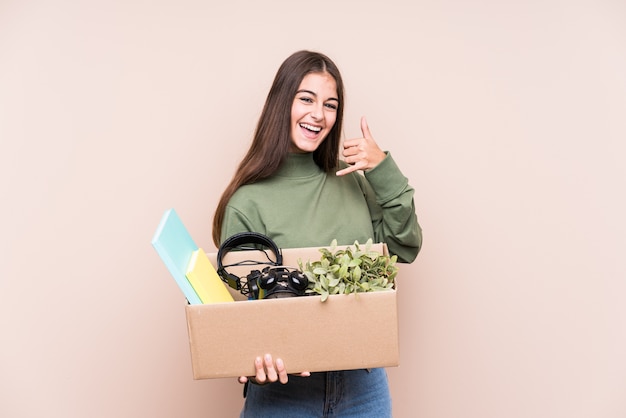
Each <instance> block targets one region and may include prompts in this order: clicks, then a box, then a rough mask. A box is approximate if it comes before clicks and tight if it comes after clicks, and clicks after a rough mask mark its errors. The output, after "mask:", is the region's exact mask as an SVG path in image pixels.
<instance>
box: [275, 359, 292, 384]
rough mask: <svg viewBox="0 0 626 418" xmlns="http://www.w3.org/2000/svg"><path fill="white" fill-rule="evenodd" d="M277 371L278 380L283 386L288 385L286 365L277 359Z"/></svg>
mask: <svg viewBox="0 0 626 418" xmlns="http://www.w3.org/2000/svg"><path fill="white" fill-rule="evenodd" d="M276 371H277V372H278V380H280V383H282V384H283V385H284V384H285V383H287V380H289V378H288V377H287V370H286V369H285V363H283V360H282V359H279V358H277V359H276Z"/></svg>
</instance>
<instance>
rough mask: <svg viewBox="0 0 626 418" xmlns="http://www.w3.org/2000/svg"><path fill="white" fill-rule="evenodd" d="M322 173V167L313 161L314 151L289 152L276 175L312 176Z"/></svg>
mask: <svg viewBox="0 0 626 418" xmlns="http://www.w3.org/2000/svg"><path fill="white" fill-rule="evenodd" d="M319 173H322V169H321V168H319V167H318V166H317V164H315V161H313V153H312V152H309V153H305V154H300V153H289V154H287V158H285V161H284V162H283V163H282V165H281V166H280V168H279V169H278V171H277V172H276V174H275V175H276V176H279V177H311V176H314V175H316V174H319Z"/></svg>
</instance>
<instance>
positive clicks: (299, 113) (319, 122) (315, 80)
mask: <svg viewBox="0 0 626 418" xmlns="http://www.w3.org/2000/svg"><path fill="white" fill-rule="evenodd" d="M339 105H340V104H339V99H338V98H337V83H336V82H335V79H334V78H333V77H332V76H331V75H330V74H328V73H309V74H307V75H306V76H304V78H303V79H302V82H301V83H300V86H299V87H298V91H297V92H296V96H295V97H294V99H293V104H292V106H291V152H298V153H305V152H313V151H315V150H316V149H317V147H319V145H320V144H321V143H322V142H323V141H324V139H326V136H327V135H328V133H329V132H330V131H331V129H332V128H333V126H334V125H335V121H336V120H337V109H338V108H339Z"/></svg>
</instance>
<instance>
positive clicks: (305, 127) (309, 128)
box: [300, 123, 322, 133]
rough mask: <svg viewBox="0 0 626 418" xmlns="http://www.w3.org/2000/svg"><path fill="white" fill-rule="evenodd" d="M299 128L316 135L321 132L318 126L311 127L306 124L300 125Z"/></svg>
mask: <svg viewBox="0 0 626 418" xmlns="http://www.w3.org/2000/svg"><path fill="white" fill-rule="evenodd" d="M300 127H301V128H303V129H306V130H307V131H310V132H315V133H318V132H320V131H321V130H322V128H321V127H320V126H313V125H309V124H308V123H301V124H300Z"/></svg>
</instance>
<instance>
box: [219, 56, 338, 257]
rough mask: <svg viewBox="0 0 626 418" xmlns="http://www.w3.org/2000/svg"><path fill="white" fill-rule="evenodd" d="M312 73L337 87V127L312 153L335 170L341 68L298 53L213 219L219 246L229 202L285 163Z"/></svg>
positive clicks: (275, 87)
mask: <svg viewBox="0 0 626 418" xmlns="http://www.w3.org/2000/svg"><path fill="white" fill-rule="evenodd" d="M310 73H328V74H330V75H331V76H332V77H333V78H334V79H335V82H336V84H337V98H338V99H339V107H338V109H337V118H336V121H335V125H334V126H333V128H332V129H331V131H330V132H329V133H328V136H327V137H326V139H325V140H324V141H323V142H322V143H321V144H320V146H319V147H318V148H317V149H316V150H315V151H314V152H313V160H314V161H315V163H316V164H317V165H318V166H319V167H320V168H321V169H322V170H324V171H326V172H331V171H333V170H334V169H336V167H337V164H338V159H339V141H340V135H341V125H342V122H343V103H344V98H343V96H344V88H343V81H342V79H341V74H340V73H339V69H338V68H337V66H336V65H335V63H334V62H333V61H331V59H330V58H328V57H327V56H325V55H323V54H320V53H318V52H311V51H298V52H296V53H294V54H292V55H291V56H289V57H288V58H287V59H286V60H285V61H284V62H283V63H282V64H281V66H280V68H279V69H278V72H277V73H276V76H275V77H274V82H273V83H272V87H271V88H270V91H269V93H268V95H267V99H266V100H265V105H264V106H263V111H262V112H261V116H260V117H259V121H258V123H257V126H256V130H255V133H254V137H253V140H252V144H251V145H250V149H249V150H248V153H247V154H246V156H245V157H244V158H243V160H242V161H241V163H239V167H238V168H237V171H236V172H235V175H234V176H233V178H232V180H231V181H230V183H229V184H228V186H227V187H226V189H225V190H224V193H223V194H222V197H221V198H220V201H219V203H218V205H217V209H216V210H215V215H214V217H213V242H214V243H215V245H217V246H219V245H220V241H221V234H222V223H223V221H224V213H225V211H226V205H227V204H228V201H229V200H230V198H231V197H232V196H233V194H234V193H235V192H236V191H237V189H238V188H239V187H241V186H243V185H245V184H251V183H255V182H257V181H259V180H262V179H265V178H267V177H270V176H271V175H272V174H274V173H275V172H276V171H277V170H278V168H279V167H280V165H281V164H282V163H283V161H284V160H285V158H286V157H287V154H288V153H289V149H290V144H291V130H290V128H291V127H290V125H291V107H292V105H293V99H294V97H295V96H296V92H297V90H298V87H299V86H300V83H301V82H302V79H303V78H304V77H305V76H306V75H307V74H310Z"/></svg>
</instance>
